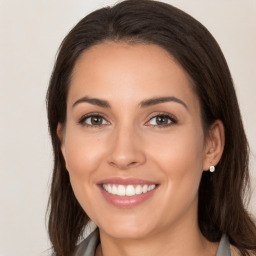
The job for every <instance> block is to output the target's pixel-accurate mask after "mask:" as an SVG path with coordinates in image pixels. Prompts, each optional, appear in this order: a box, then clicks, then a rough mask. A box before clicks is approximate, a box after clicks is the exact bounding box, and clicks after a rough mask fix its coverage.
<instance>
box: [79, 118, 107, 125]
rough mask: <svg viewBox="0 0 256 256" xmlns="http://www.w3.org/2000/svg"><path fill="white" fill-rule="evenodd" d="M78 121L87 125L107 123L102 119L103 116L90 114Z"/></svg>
mask: <svg viewBox="0 0 256 256" xmlns="http://www.w3.org/2000/svg"><path fill="white" fill-rule="evenodd" d="M79 123H81V124H84V125H87V126H101V125H104V124H108V122H107V121H106V120H105V119H104V117H102V116H100V115H90V116H86V117H84V118H82V119H81V120H80V121H79Z"/></svg>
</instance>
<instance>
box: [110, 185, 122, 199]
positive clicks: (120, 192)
mask: <svg viewBox="0 0 256 256" xmlns="http://www.w3.org/2000/svg"><path fill="white" fill-rule="evenodd" d="M108 192H109V191H108ZM109 193H111V192H109ZM117 195H118V196H125V186H123V185H119V186H118V187H117Z"/></svg>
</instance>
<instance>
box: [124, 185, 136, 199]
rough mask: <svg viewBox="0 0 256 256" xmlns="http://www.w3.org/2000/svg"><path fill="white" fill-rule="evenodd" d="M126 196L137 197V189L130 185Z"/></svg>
mask: <svg viewBox="0 0 256 256" xmlns="http://www.w3.org/2000/svg"><path fill="white" fill-rule="evenodd" d="M125 195H126V196H134V195H135V189H134V187H133V186H132V185H128V186H127V187H126V191H125Z"/></svg>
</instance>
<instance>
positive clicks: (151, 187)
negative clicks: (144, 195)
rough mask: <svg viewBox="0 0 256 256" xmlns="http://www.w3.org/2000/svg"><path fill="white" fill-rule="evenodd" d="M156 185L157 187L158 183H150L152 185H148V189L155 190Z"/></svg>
mask: <svg viewBox="0 0 256 256" xmlns="http://www.w3.org/2000/svg"><path fill="white" fill-rule="evenodd" d="M155 187H156V185H155V184H153V185H150V186H149V187H148V191H151V190H153V189H154V188H155Z"/></svg>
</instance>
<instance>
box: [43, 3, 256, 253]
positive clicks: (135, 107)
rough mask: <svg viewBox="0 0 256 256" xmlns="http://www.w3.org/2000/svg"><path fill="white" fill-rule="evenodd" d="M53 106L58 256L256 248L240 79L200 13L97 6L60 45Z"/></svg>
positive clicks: (53, 227)
mask: <svg viewBox="0 0 256 256" xmlns="http://www.w3.org/2000/svg"><path fill="white" fill-rule="evenodd" d="M47 107H48V119H49V127H50V133H51V138H52V144H53V149H54V160H55V162H54V172H53V177H52V186H51V195H50V201H49V205H50V216H49V235H50V239H51V242H52V245H53V250H54V254H55V255H63V256H67V255H97V256H98V255H104V256H108V255H140V256H141V255H158V256H161V255H218V256H220V255H230V253H232V255H256V228H255V224H254V222H253V220H252V219H251V217H250V216H249V215H248V213H247V211H246V210H245V208H244V205H243V198H244V193H245V192H246V191H247V190H246V189H247V184H248V181H249V176H248V144H247V140H246V136H245V133H244V129H243V125H242V121H241V116H240V111H239V107H238V103H237V99H236V95H235V91H234V87H233V84H232V78H231V75H230V72H229V69H228V66H227V64H226V61H225V58H224V56H223V54H222V52H221V50H220V48H219V46H218V44H217V43H216V41H215V40H214V38H213V37H212V36H211V34H210V33H209V32H208V31H207V29H206V28H205V27H203V26H202V25H201V24H200V23H199V22H198V21H196V20H195V19H193V18H192V17H190V16H189V15H187V14H186V13H184V12H182V11H180V10H178V9H176V8H175V7H173V6H170V5H167V4H164V3H161V2H156V1H148V0H128V1H123V2H121V3H119V4H117V5H115V6H113V7H112V8H110V7H107V8H103V9H99V10H97V11H95V12H93V13H91V14H89V15H88V16H86V17H85V18H84V19H82V20H81V21H80V22H79V23H78V24H77V25H76V26H75V27H74V28H73V29H72V30H71V31H70V33H69V34H68V35H67V36H66V38H65V39H64V41H63V43H62V45H61V47H60V50H59V54H58V58H57V60H56V64H55V67H54V70H53V73H52V77H51V81H50V85H49V89H48V95H47ZM89 220H92V221H93V222H95V223H96V225H97V227H98V228H97V229H96V231H95V232H93V233H92V234H91V235H90V236H89V237H88V238H87V239H86V240H85V241H83V242H82V243H81V244H79V245H78V246H76V245H77V243H78V240H79V238H80V237H81V236H82V234H83V231H84V228H85V226H86V224H87V223H88V221H89ZM230 245H231V246H230ZM230 251H231V252H230Z"/></svg>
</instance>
